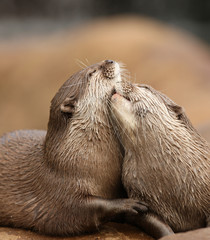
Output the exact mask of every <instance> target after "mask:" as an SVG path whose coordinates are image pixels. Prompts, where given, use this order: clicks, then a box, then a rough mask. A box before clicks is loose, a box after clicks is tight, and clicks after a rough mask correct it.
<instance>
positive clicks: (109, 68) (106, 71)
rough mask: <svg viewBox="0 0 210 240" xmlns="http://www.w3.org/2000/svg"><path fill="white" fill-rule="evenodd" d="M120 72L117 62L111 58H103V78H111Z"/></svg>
mask: <svg viewBox="0 0 210 240" xmlns="http://www.w3.org/2000/svg"><path fill="white" fill-rule="evenodd" d="M119 73H120V67H119V64H118V63H117V62H115V61H113V60H105V61H104V65H103V75H104V77H105V78H108V79H113V78H115V77H116V76H117V75H118V74H119Z"/></svg>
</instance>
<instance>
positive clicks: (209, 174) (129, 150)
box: [110, 82, 210, 232]
mask: <svg viewBox="0 0 210 240" xmlns="http://www.w3.org/2000/svg"><path fill="white" fill-rule="evenodd" d="M110 108H111V114H112V122H113V126H114V127H115V128H116V132H117V133H118V137H119V139H120V141H121V143H122V145H123V147H124V151H125V157H124V163H123V169H122V182H123V184H124V186H125V189H126V191H127V194H128V197H130V198H135V199H139V200H141V201H145V202H146V203H147V204H148V206H149V209H150V212H149V213H146V216H147V217H148V216H151V215H152V214H156V215H157V216H159V217H160V218H161V219H162V220H163V222H165V223H166V224H168V225H169V226H170V227H171V228H172V230H173V231H174V232H183V231H187V230H193V229H198V228H202V227H206V226H210V219H209V216H210V205H209V204H210V148H209V145H208V143H207V142H206V140H204V139H203V138H202V137H201V136H200V135H199V134H198V132H197V131H196V130H195V128H194V127H193V126H192V124H191V122H190V120H189V119H188V117H187V116H186V114H185V112H184V110H183V108H182V107H180V106H178V105H177V104H176V103H175V102H173V101H172V100H171V99H169V98H168V97H167V96H165V95H164V94H162V93H160V92H158V91H156V90H155V89H153V88H152V87H150V86H147V85H143V84H142V85H141V84H132V83H130V82H122V83H121V84H120V85H119V84H118V85H117V88H116V93H115V94H113V96H112V98H111V102H110Z"/></svg>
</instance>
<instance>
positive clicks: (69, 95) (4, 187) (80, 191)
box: [0, 60, 147, 235]
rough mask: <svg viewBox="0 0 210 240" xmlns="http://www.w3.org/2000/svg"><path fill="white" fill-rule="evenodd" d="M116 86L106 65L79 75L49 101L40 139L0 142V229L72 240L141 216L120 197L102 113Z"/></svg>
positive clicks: (112, 143) (111, 66)
mask: <svg viewBox="0 0 210 240" xmlns="http://www.w3.org/2000/svg"><path fill="white" fill-rule="evenodd" d="M120 81H121V68H120V66H119V64H118V63H116V62H114V61H111V60H106V61H103V62H101V63H98V64H95V65H92V66H90V67H88V68H86V69H83V70H81V71H80V72H78V73H76V74H74V75H73V76H72V77H70V79H69V80H67V81H66V82H65V83H64V84H63V86H62V87H61V88H60V89H59V91H58V92H57V94H56V95H55V97H54V98H53V100H52V102H51V109H50V118H49V123H48V130H47V133H46V132H45V131H38V130H21V131H15V132H12V133H8V134H5V135H4V136H2V137H1V138H0V225H3V226H13V227H22V228H27V229H32V230H34V231H38V232H41V233H45V234H52V235H73V234H79V233H83V232H89V231H92V230H95V229H97V227H98V226H99V225H100V224H101V223H102V222H104V221H108V220H110V219H111V218H112V217H115V216H118V215H120V214H122V213H131V214H132V213H137V212H144V211H146V209H147V207H146V206H144V205H143V204H141V203H140V202H139V201H136V200H132V199H126V198H125V199H123V198H122V197H124V195H123V190H122V185H121V164H122V156H121V153H120V149H119V147H118V141H117V140H116V139H115V138H114V137H113V135H114V134H113V129H112V128H111V125H110V123H109V120H108V118H107V107H106V106H107V101H108V98H109V97H110V96H111V93H112V91H113V88H114V86H115V84H116V82H120Z"/></svg>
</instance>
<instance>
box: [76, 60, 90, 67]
mask: <svg viewBox="0 0 210 240" xmlns="http://www.w3.org/2000/svg"><path fill="white" fill-rule="evenodd" d="M75 62H76V63H77V65H78V66H79V67H81V68H82V69H84V68H87V67H88V65H86V64H85V63H84V62H82V61H81V60H80V59H78V58H77V59H75Z"/></svg>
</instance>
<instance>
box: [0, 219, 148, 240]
mask: <svg viewBox="0 0 210 240" xmlns="http://www.w3.org/2000/svg"><path fill="white" fill-rule="evenodd" d="M137 239H138V240H152V239H153V238H151V237H149V236H147V235H146V234H144V233H143V232H141V231H140V230H139V229H137V228H135V227H133V226H130V225H127V224H118V223H108V224H105V225H104V226H103V227H102V229H101V230H100V232H98V233H95V234H89V235H82V236H76V237H65V238H64V237H49V236H44V235H39V234H37V233H34V232H31V231H28V230H22V229H15V228H4V227H2V228H0V240H137Z"/></svg>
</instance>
